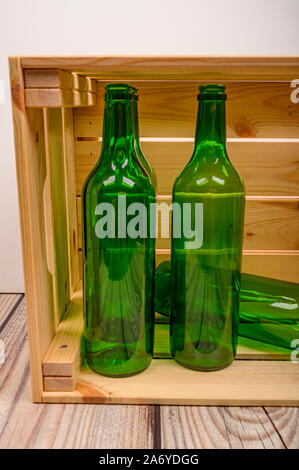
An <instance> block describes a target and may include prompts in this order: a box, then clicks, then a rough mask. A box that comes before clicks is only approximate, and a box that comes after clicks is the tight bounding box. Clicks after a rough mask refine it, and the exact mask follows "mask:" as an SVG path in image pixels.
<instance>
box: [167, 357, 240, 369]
mask: <svg viewBox="0 0 299 470" xmlns="http://www.w3.org/2000/svg"><path fill="white" fill-rule="evenodd" d="M174 360H175V362H177V363H178V364H179V365H180V366H182V367H186V369H192V370H197V371H198V372H213V371H216V370H221V369H226V368H227V367H229V366H230V365H231V364H232V363H233V362H234V359H233V360H232V361H230V362H227V363H226V364H220V365H217V366H214V367H203V366H195V365H192V364H187V363H185V362H182V361H179V360H178V359H176V358H174Z"/></svg>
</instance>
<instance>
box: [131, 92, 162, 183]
mask: <svg viewBox="0 0 299 470" xmlns="http://www.w3.org/2000/svg"><path fill="white" fill-rule="evenodd" d="M131 93H132V115H133V131H134V146H135V152H136V154H137V157H138V160H139V162H140V163H141V166H142V167H143V168H144V169H145V171H146V173H147V174H148V177H149V179H150V181H151V183H152V186H153V188H154V190H155V192H156V191H157V177H156V173H155V170H154V169H153V167H152V165H151V164H150V162H149V161H148V160H147V159H146V158H145V156H144V154H143V152H142V149H141V146H140V139H139V122H138V89H137V88H136V87H135V86H132V87H131Z"/></svg>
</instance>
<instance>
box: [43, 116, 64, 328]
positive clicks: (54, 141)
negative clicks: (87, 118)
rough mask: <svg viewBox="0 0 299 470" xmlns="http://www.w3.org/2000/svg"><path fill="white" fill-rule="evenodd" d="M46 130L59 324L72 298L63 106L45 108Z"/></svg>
mask: <svg viewBox="0 0 299 470" xmlns="http://www.w3.org/2000/svg"><path fill="white" fill-rule="evenodd" d="M44 132H45V143H46V145H45V147H46V162H47V175H48V181H47V184H48V191H47V196H48V197H45V200H44V206H45V207H44V210H45V211H46V212H48V213H49V217H50V218H51V224H50V226H51V229H52V233H47V237H48V244H51V248H50V249H51V253H52V256H51V257H52V259H51V261H50V263H51V268H50V272H51V273H52V275H53V292H54V312H55V321H56V328H57V327H58V325H59V322H60V321H61V319H62V317H63V315H64V313H65V311H66V308H67V306H68V304H69V300H70V277H69V261H68V227H67V216H66V194H65V167H64V148H63V128H62V111H61V109H58V108H57V109H44ZM48 230H49V229H48ZM48 230H47V232H48Z"/></svg>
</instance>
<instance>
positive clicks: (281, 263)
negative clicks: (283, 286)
mask: <svg viewBox="0 0 299 470" xmlns="http://www.w3.org/2000/svg"><path fill="white" fill-rule="evenodd" d="M81 258H82V256H80V255H79V260H80V263H82V260H81ZM166 259H170V250H157V252H156V265H157V266H158V264H160V263H161V262H162V261H164V260H166ZM242 272H243V273H248V274H254V275H256V276H264V277H270V278H273V279H281V280H282V281H289V282H297V283H298V281H299V251H277V252H272V251H268V252H267V251H251V252H250V251H246V252H245V253H243V258H242Z"/></svg>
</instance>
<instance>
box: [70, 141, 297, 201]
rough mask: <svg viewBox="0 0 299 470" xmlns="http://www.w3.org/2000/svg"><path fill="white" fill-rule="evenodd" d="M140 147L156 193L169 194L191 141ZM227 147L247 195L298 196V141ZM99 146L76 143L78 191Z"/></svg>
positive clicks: (90, 167)
mask: <svg viewBox="0 0 299 470" xmlns="http://www.w3.org/2000/svg"><path fill="white" fill-rule="evenodd" d="M142 148H143V151H144V154H145V155H146V157H147V158H148V160H149V161H150V163H151V164H152V166H153V168H155V170H156V173H157V177H158V193H159V194H171V191H172V186H173V183H174V181H175V178H176V177H177V176H178V174H179V172H180V171H181V169H182V168H183V167H184V166H185V165H186V164H187V162H188V160H189V159H190V157H191V154H192V148H193V143H192V142H142ZM227 149H228V154H229V157H230V159H231V161H232V163H233V165H235V167H236V169H237V170H238V172H239V173H240V175H241V176H242V178H243V180H244V182H245V187H246V194H247V195H249V196H253V195H256V196H299V191H298V188H299V171H298V154H299V143H283V142H281V143H280V142H272V143H271V142H269V143H268V142H267V143H265V142H262V143H261V142H252V143H250V142H245V143H242V142H228V144H227ZM100 150H101V143H100V142H88V141H85V142H84V141H83V142H82V141H81V142H80V141H77V142H76V143H75V161H76V193H77V195H80V194H81V189H82V185H83V183H84V181H85V179H86V177H87V175H88V173H89V172H90V171H91V170H92V168H93V167H94V166H95V164H96V162H97V160H98V158H99V155H100Z"/></svg>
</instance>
